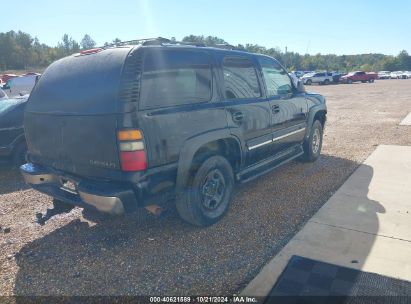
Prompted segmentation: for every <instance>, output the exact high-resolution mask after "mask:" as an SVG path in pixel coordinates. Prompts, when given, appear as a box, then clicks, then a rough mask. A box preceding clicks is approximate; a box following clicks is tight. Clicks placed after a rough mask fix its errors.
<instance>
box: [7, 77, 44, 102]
mask: <svg viewBox="0 0 411 304" xmlns="http://www.w3.org/2000/svg"><path fill="white" fill-rule="evenodd" d="M40 76H41V75H40V74H34V75H25V76H19V77H14V78H11V79H9V80H7V82H6V84H5V85H4V86H3V90H4V91H5V92H6V94H7V95H8V96H9V97H10V98H12V97H16V96H23V95H27V94H30V92H31V90H32V89H33V87H34V85H35V84H36V82H37V80H38V79H39V78H40Z"/></svg>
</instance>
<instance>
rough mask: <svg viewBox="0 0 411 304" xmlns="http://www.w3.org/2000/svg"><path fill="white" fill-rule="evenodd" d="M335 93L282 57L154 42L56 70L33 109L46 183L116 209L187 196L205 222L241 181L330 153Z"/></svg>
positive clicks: (31, 135)
mask: <svg viewBox="0 0 411 304" xmlns="http://www.w3.org/2000/svg"><path fill="white" fill-rule="evenodd" d="M325 120H326V105H325V99H324V98H323V97H322V96H321V95H318V94H310V93H306V92H305V91H304V88H303V85H302V84H301V83H299V84H298V86H297V87H296V86H295V85H294V84H293V82H292V81H291V79H290V77H289V76H288V73H287V72H286V71H285V70H284V68H283V67H282V66H281V65H280V64H279V63H278V62H277V61H276V60H275V59H273V58H271V57H268V56H263V55H258V54H251V53H247V52H242V51H235V50H227V49H222V48H211V47H204V46H199V45H197V46H196V45H191V46H190V45H183V44H174V43H164V41H154V40H153V41H145V42H142V43H140V44H139V45H134V46H131V45H121V46H116V47H108V48H98V49H93V50H89V51H86V52H83V53H80V54H75V55H72V56H69V57H66V58H64V59H61V60H59V61H57V62H55V63H53V64H52V65H51V66H49V67H48V68H47V70H46V71H45V73H44V74H43V76H42V77H41V78H40V80H39V81H38V83H37V84H36V86H35V88H34V90H33V91H32V93H31V96H30V99H29V102H28V104H27V107H26V111H25V121H24V124H25V131H26V138H27V143H28V149H29V153H28V159H29V161H30V162H29V163H28V164H25V165H23V166H22V167H21V171H22V173H23V175H24V177H25V180H26V182H27V183H28V184H30V185H31V186H32V187H33V188H34V189H36V190H38V191H40V192H43V193H46V194H48V195H50V196H52V197H54V202H55V203H59V202H60V203H63V204H67V203H69V204H71V205H76V206H81V207H87V208H93V209H97V210H100V211H104V212H109V213H113V214H121V213H124V212H130V211H133V210H135V209H136V208H137V207H145V206H148V205H153V204H156V205H160V204H163V203H165V202H167V201H170V200H175V203H176V206H177V210H178V212H179V214H180V215H181V217H182V218H183V219H184V220H186V221H188V222H190V223H192V224H194V225H199V226H206V225H210V224H213V223H215V222H217V221H218V220H219V219H220V218H221V217H222V216H223V215H224V214H225V212H226V211H227V209H228V206H229V203H230V199H231V194H232V192H233V188H234V184H235V183H236V182H241V183H242V182H247V181H250V180H251V179H254V178H255V177H257V176H260V175H262V174H264V173H266V172H268V171H270V170H272V169H273V168H276V167H278V166H280V165H282V164H284V163H286V162H288V161H290V160H292V159H295V158H297V157H302V158H305V159H306V160H308V161H314V160H316V159H317V158H318V156H319V154H320V150H321V143H322V134H323V128H324V124H325Z"/></svg>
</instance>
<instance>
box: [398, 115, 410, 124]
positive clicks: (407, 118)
mask: <svg viewBox="0 0 411 304" xmlns="http://www.w3.org/2000/svg"><path fill="white" fill-rule="evenodd" d="M400 126H411V113H409V114H408V115H407V116H406V117H405V118H404V120H403V121H401V122H400Z"/></svg>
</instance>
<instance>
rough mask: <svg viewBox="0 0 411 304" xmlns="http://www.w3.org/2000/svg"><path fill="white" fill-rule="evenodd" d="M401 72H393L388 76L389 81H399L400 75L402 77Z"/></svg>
mask: <svg viewBox="0 0 411 304" xmlns="http://www.w3.org/2000/svg"><path fill="white" fill-rule="evenodd" d="M402 73H403V71H395V72H391V74H390V78H391V79H400V78H401V75H402Z"/></svg>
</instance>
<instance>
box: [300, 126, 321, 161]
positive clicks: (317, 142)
mask: <svg viewBox="0 0 411 304" xmlns="http://www.w3.org/2000/svg"><path fill="white" fill-rule="evenodd" d="M322 144H323V126H322V124H321V122H320V121H319V120H316V121H314V123H313V125H312V127H311V131H310V136H309V137H308V140H307V141H306V142H305V143H304V145H303V148H304V154H303V156H302V159H303V160H304V161H306V162H315V161H316V160H317V159H318V157H320V154H321V147H322Z"/></svg>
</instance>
